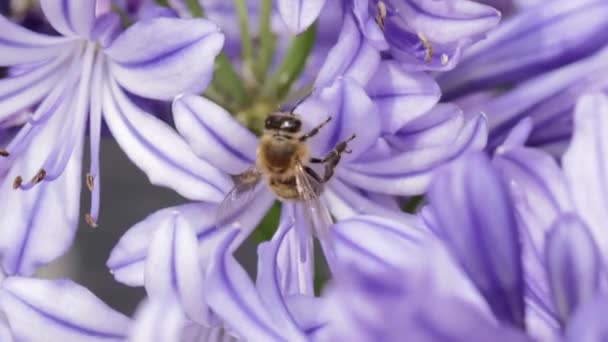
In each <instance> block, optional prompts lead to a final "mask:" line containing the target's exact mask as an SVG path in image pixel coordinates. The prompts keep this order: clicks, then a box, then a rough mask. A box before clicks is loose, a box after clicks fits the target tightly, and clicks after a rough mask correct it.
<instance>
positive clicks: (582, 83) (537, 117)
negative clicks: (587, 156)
mask: <svg viewBox="0 0 608 342" xmlns="http://www.w3.org/2000/svg"><path fill="white" fill-rule="evenodd" d="M607 54H608V49H602V50H601V51H599V52H597V53H596V54H594V55H592V56H590V57H588V58H586V59H582V60H580V61H578V62H576V63H572V64H569V65H567V66H564V67H562V68H559V69H556V70H554V71H551V72H548V73H545V74H541V75H539V76H537V77H535V78H532V79H530V80H528V81H526V82H523V83H521V84H519V85H518V86H516V87H515V88H513V89H511V90H509V91H507V92H505V93H503V94H500V95H498V96H482V97H481V99H470V100H469V101H467V102H468V103H463V104H462V106H463V107H464V108H465V112H469V111H470V112H471V113H477V112H478V111H482V112H484V113H486V115H487V117H488V122H489V127H490V137H489V139H490V140H489V142H488V147H489V148H490V149H494V148H496V147H497V146H499V145H500V144H501V143H502V142H503V140H504V139H505V137H506V135H507V134H508V132H509V131H510V130H511V128H513V127H514V126H515V125H516V124H517V123H518V122H519V121H520V120H521V119H523V118H525V117H530V119H531V120H532V124H533V127H532V132H531V133H530V134H529V137H528V144H529V145H531V146H539V147H543V148H545V149H547V150H549V151H552V152H553V153H556V154H560V153H561V152H562V151H563V149H564V148H565V146H566V145H567V143H568V141H569V138H570V136H571V134H572V113H573V108H574V104H575V103H576V101H577V100H578V98H579V97H580V96H581V95H582V94H585V93H588V92H596V91H605V89H606V85H607V84H608V83H607V81H608V79H607V78H606V75H607V73H606V70H608V69H607V67H608V64H606V56H607ZM465 101H466V100H465Z"/></svg>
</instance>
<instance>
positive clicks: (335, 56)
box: [314, 15, 380, 89]
mask: <svg viewBox="0 0 608 342" xmlns="http://www.w3.org/2000/svg"><path fill="white" fill-rule="evenodd" d="M379 63H380V53H379V52H378V50H376V48H374V47H373V46H372V45H370V44H369V43H368V42H367V41H366V40H364V39H363V37H362V36H361V32H360V31H359V29H358V28H357V25H356V23H355V21H354V19H353V18H352V16H350V15H347V16H345V17H344V23H343V25H342V30H341V31H340V36H339V37H338V41H337V43H336V45H335V46H334V47H333V48H332V49H331V50H330V51H329V53H328V55H327V58H326V59H325V62H324V63H323V65H322V67H321V70H319V73H318V75H317V76H316V79H315V84H314V88H315V89H322V88H323V87H328V86H331V84H332V83H333V82H334V81H335V79H336V78H337V77H339V76H348V77H350V78H352V79H354V80H356V81H358V82H359V84H362V85H364V84H366V83H367V81H369V79H370V78H372V76H373V75H374V72H375V71H376V67H377V66H378V64H379Z"/></svg>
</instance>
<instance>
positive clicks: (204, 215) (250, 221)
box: [107, 191, 274, 286]
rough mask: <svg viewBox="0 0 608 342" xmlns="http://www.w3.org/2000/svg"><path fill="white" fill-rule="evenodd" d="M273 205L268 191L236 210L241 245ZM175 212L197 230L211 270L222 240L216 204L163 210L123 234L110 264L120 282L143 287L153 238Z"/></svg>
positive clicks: (202, 256) (203, 259)
mask: <svg viewBox="0 0 608 342" xmlns="http://www.w3.org/2000/svg"><path fill="white" fill-rule="evenodd" d="M273 202H274V196H273V195H272V194H271V193H270V192H269V191H265V192H262V193H261V194H259V196H258V197H257V198H256V199H255V200H254V201H251V202H250V203H248V204H247V205H245V206H244V207H243V208H240V209H238V210H235V213H236V215H237V219H235V222H238V223H239V225H240V227H241V229H242V234H241V235H239V237H238V241H237V242H238V243H241V242H242V241H243V240H244V239H245V238H246V237H247V236H248V235H249V234H250V232H251V231H252V230H253V229H254V228H255V227H256V226H257V224H258V222H259V221H260V220H261V219H262V218H263V217H264V215H265V214H266V212H267V211H268V209H269V208H270V206H271V205H272V203H273ZM175 211H178V212H179V215H180V217H181V218H183V219H185V220H186V221H187V222H189V225H190V226H191V227H196V230H195V231H196V236H197V239H198V241H199V244H200V246H199V250H200V255H199V258H200V263H201V267H203V269H206V268H207V267H208V265H209V262H210V259H211V258H212V256H213V253H214V252H215V249H214V248H213V249H212V248H211V247H212V246H216V243H217V242H216V241H217V239H218V238H220V235H219V234H217V232H218V231H217V228H216V226H215V221H216V216H217V205H215V204H208V203H191V204H185V205H182V206H177V207H172V208H166V209H161V210H159V211H157V212H156V213H153V214H152V215H150V216H148V217H147V218H145V219H144V220H143V221H141V222H139V223H137V224H136V225H135V226H133V227H131V228H130V229H129V230H128V231H127V233H125V235H123V237H122V238H121V239H120V240H119V241H118V244H117V245H116V247H114V249H113V250H112V252H111V254H110V258H109V259H108V261H107V266H108V268H109V269H110V272H112V274H113V275H114V278H115V279H116V280H117V281H120V282H122V283H125V284H127V285H130V286H142V285H144V264H145V261H146V258H147V254H148V249H149V246H150V241H151V239H152V236H153V235H154V232H155V231H156V230H157V229H158V228H159V227H160V225H161V223H162V222H166V221H167V220H168V219H169V218H170V217H171V216H172V215H173V212H175Z"/></svg>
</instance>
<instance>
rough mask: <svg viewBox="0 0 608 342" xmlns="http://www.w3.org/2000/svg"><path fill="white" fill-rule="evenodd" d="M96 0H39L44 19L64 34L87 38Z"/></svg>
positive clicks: (92, 21)
mask: <svg viewBox="0 0 608 342" xmlns="http://www.w3.org/2000/svg"><path fill="white" fill-rule="evenodd" d="M96 3H97V0H40V7H41V8H42V11H43V12H44V15H45V17H46V19H47V20H48V21H49V23H50V24H51V25H52V26H53V28H54V29H55V30H57V31H58V32H59V33H61V34H63V35H64V36H80V37H83V38H89V37H90V34H91V31H92V30H93V26H94V25H95V6H96Z"/></svg>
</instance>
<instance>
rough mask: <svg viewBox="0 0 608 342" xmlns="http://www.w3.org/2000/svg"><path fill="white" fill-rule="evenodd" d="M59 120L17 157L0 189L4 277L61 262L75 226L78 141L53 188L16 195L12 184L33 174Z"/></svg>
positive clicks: (46, 185)
mask: <svg viewBox="0 0 608 342" xmlns="http://www.w3.org/2000/svg"><path fill="white" fill-rule="evenodd" d="M63 125H64V122H63V120H62V117H60V116H57V117H53V118H51V119H50V121H49V122H47V123H46V124H45V127H44V129H42V130H41V131H40V132H39V133H38V134H37V135H35V136H34V137H33V139H32V140H31V141H30V145H29V147H28V148H27V149H26V150H25V151H22V152H21V153H20V155H19V156H18V158H17V159H15V160H14V161H13V164H12V166H11V168H10V170H9V172H8V174H7V175H6V177H4V179H2V180H1V182H0V183H1V184H0V194H2V195H1V196H0V198H2V203H3V205H1V206H0V217H2V224H3V226H4V227H10V229H3V230H2V232H1V233H0V255H2V256H3V257H2V266H3V268H4V270H5V272H6V273H8V274H19V275H31V274H32V273H33V272H34V271H35V270H36V269H37V268H39V267H40V266H42V265H45V264H46V263H49V262H51V261H52V260H54V259H55V258H57V257H59V256H61V255H62V254H63V253H65V252H66V250H67V249H68V248H69V247H70V246H71V244H72V241H73V239H74V234H75V232H76V228H77V227H78V222H79V206H80V187H81V163H82V138H80V139H77V141H74V142H72V143H73V144H75V146H77V147H76V148H75V150H74V152H73V153H72V155H71V157H70V159H69V162H68V165H67V167H66V170H65V172H64V173H63V174H62V175H61V176H60V177H59V178H58V179H57V180H55V181H54V182H49V183H47V182H43V183H41V184H38V185H36V186H35V187H34V188H32V189H31V190H28V191H23V190H14V189H13V180H14V179H15V178H16V177H17V176H19V175H23V174H29V173H30V172H32V169H37V168H39V167H40V165H42V163H43V162H44V160H45V159H46V158H47V156H48V153H49V151H50V150H51V149H52V148H53V144H52V143H51V142H53V141H55V140H56V137H57V136H59V134H60V133H59V132H60V131H61V129H62V127H63Z"/></svg>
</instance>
